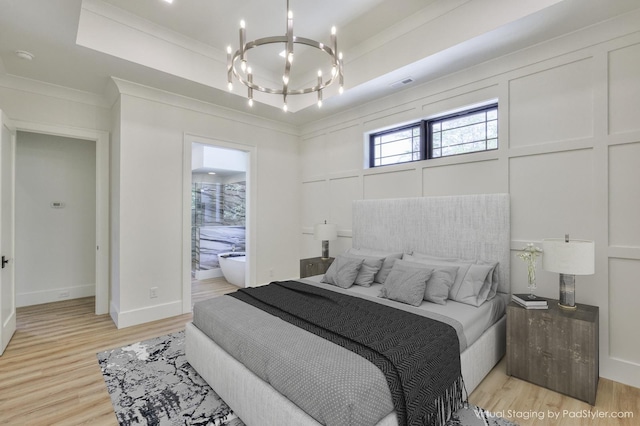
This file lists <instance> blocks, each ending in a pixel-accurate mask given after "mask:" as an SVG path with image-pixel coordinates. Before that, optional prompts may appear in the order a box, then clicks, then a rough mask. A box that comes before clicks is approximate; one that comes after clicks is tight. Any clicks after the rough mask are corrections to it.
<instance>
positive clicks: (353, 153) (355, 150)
mask: <svg viewBox="0 0 640 426" xmlns="http://www.w3.org/2000/svg"><path fill="white" fill-rule="evenodd" d="M326 141H327V142H326V143H327V151H328V156H329V158H328V159H327V164H326V168H327V172H328V173H330V174H331V173H336V172H343V171H345V170H354V171H357V170H361V169H362V163H363V161H362V158H363V157H364V143H363V139H362V126H361V125H360V123H358V124H357V125H355V126H350V127H347V128H343V129H339V130H337V131H334V132H330V133H329V134H327V136H326Z"/></svg>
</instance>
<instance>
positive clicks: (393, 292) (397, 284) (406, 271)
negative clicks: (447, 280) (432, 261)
mask: <svg viewBox="0 0 640 426" xmlns="http://www.w3.org/2000/svg"><path fill="white" fill-rule="evenodd" d="M408 263H409V262H403V261H402V260H398V261H396V262H395V263H394V265H393V268H391V272H389V275H388V276H387V280H386V281H385V282H384V286H383V287H382V289H381V290H380V294H379V295H378V297H383V298H385V299H390V300H395V301H396V302H402V303H407V304H409V305H413V306H420V304H421V303H422V300H423V299H424V294H425V291H426V287H427V280H428V279H429V277H430V276H431V273H432V272H433V270H432V269H428V268H423V267H418V268H415V267H413V266H411V265H410V264H408Z"/></svg>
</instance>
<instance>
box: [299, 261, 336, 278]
mask: <svg viewBox="0 0 640 426" xmlns="http://www.w3.org/2000/svg"><path fill="white" fill-rule="evenodd" d="M333 259H334V258H333V257H328V258H326V259H323V258H321V257H310V258H308V259H300V278H306V277H311V276H313V275H320V274H324V273H325V272H327V269H329V266H331V263H332V262H333Z"/></svg>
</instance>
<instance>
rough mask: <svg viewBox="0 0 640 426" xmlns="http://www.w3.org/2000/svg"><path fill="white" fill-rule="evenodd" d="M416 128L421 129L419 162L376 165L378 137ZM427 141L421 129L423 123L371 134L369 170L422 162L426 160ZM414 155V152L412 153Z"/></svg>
mask: <svg viewBox="0 0 640 426" xmlns="http://www.w3.org/2000/svg"><path fill="white" fill-rule="evenodd" d="M416 127H418V128H419V129H420V151H419V155H420V158H419V159H418V160H408V161H402V162H400V163H391V164H381V165H379V166H376V165H375V162H376V156H375V145H376V144H375V142H374V140H375V138H377V137H381V136H384V135H388V134H391V133H397V132H402V131H403V130H409V129H411V130H413V129H415V128H416ZM424 144H425V139H424V137H423V129H422V127H421V123H420V122H416V123H411V124H406V125H404V126H400V127H394V128H393V129H387V130H383V131H381V132H376V133H371V134H370V135H369V168H374V167H383V166H393V165H394V164H405V163H412V162H414V161H421V160H424V152H425V149H426V148H425V145H424ZM412 153H413V151H412Z"/></svg>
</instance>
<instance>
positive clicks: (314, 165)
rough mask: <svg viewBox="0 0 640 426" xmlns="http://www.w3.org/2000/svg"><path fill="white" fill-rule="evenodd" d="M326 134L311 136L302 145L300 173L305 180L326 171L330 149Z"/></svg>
mask: <svg viewBox="0 0 640 426" xmlns="http://www.w3.org/2000/svg"><path fill="white" fill-rule="evenodd" d="M325 137H326V135H324V134H322V135H319V136H315V137H312V138H309V139H307V140H305V141H303V143H301V144H300V145H299V146H300V175H301V178H302V180H303V181H305V180H310V179H312V178H313V177H316V176H321V175H324V174H325V173H326V167H327V156H328V151H327V147H326V143H325V141H326V139H325Z"/></svg>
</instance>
